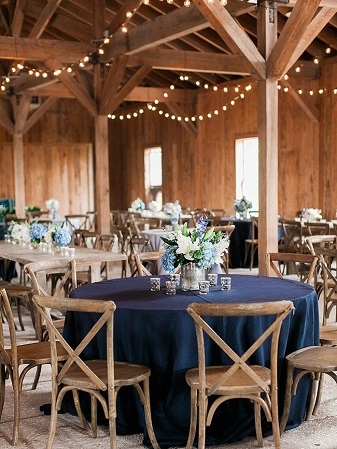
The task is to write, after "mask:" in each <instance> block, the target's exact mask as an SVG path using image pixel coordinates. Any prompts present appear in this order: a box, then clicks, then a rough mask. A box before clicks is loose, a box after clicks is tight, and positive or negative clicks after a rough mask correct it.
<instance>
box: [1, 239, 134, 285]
mask: <svg viewBox="0 0 337 449" xmlns="http://www.w3.org/2000/svg"><path fill="white" fill-rule="evenodd" d="M0 258H3V259H6V260H9V261H14V262H17V263H19V264H20V265H26V264H27V263H31V262H43V261H49V260H50V259H51V258H53V260H70V259H75V260H77V261H81V262H86V261H95V260H100V261H102V262H120V261H123V260H127V256H126V255H125V254H120V253H114V252H109V251H102V250H99V249H91V248H84V247H75V255H74V256H71V258H70V257H69V256H62V255H61V254H60V253H59V252H55V253H52V254H51V253H48V252H43V251H40V250H39V249H37V248H36V249H31V248H30V247H29V246H22V245H19V244H13V243H9V242H5V241H3V240H1V241H0ZM91 279H92V282H97V281H100V280H101V273H100V269H99V267H98V266H97V267H92V270H91ZM38 283H39V285H41V287H42V288H44V289H45V288H46V273H45V272H39V273H38Z"/></svg>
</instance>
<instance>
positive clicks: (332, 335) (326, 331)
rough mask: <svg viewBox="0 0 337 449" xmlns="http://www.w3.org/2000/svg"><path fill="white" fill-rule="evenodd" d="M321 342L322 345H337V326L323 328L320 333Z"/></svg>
mask: <svg viewBox="0 0 337 449" xmlns="http://www.w3.org/2000/svg"><path fill="white" fill-rule="evenodd" d="M319 340H320V342H321V344H322V345H336V344H337V326H336V325H335V326H333V325H329V326H322V327H321V328H320V332H319Z"/></svg>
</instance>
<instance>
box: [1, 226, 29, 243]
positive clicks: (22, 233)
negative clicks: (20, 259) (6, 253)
mask: <svg viewBox="0 0 337 449" xmlns="http://www.w3.org/2000/svg"><path fill="white" fill-rule="evenodd" d="M7 234H8V235H10V237H11V239H12V241H13V242H14V243H20V244H25V245H29V244H30V241H31V237H30V227H29V224H28V223H27V222H25V223H16V222H14V221H13V222H12V223H11V225H10V226H9V227H8V229H7Z"/></svg>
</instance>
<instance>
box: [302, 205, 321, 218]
mask: <svg viewBox="0 0 337 449" xmlns="http://www.w3.org/2000/svg"><path fill="white" fill-rule="evenodd" d="M321 213H322V211H321V209H314V208H312V207H310V208H309V209H302V218H303V220H307V221H316V220H321V218H322V215H321Z"/></svg>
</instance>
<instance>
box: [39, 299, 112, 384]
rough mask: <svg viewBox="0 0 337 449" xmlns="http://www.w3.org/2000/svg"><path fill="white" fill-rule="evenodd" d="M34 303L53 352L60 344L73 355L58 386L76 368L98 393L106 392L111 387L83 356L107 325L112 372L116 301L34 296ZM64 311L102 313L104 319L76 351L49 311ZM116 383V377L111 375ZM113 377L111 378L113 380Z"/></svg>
mask: <svg viewBox="0 0 337 449" xmlns="http://www.w3.org/2000/svg"><path fill="white" fill-rule="evenodd" d="M33 301H34V303H35V305H36V308H37V310H38V312H39V313H40V314H41V316H42V317H43V319H44V320H45V322H46V326H47V329H48V334H49V339H50V342H51V347H52V351H53V350H55V348H56V341H58V342H59V344H60V345H61V346H62V347H63V348H64V349H65V350H66V351H67V353H68V354H69V357H68V359H67V360H66V361H65V363H64V364H63V365H62V368H61V370H59V371H58V373H57V383H58V384H59V385H60V384H61V383H62V380H63V379H64V377H65V376H66V375H67V373H68V372H69V369H70V368H71V366H72V365H74V364H76V365H77V366H78V367H79V368H80V370H81V371H82V372H83V373H84V374H85V376H86V377H87V379H88V380H89V381H90V382H92V383H93V384H94V385H95V387H96V388H97V389H98V390H106V389H107V385H106V384H105V382H103V380H101V379H100V378H99V377H98V376H97V375H96V374H95V373H94V372H93V371H92V370H91V369H90V367H89V366H88V365H87V364H86V363H85V360H83V358H81V354H82V353H83V351H84V350H85V349H86V347H87V346H88V345H89V344H90V342H91V341H92V340H93V339H94V338H95V337H96V336H97V334H98V332H99V331H100V329H102V327H103V326H104V325H106V327H107V339H108V340H107V351H108V352H109V354H108V356H109V359H108V364H109V362H110V364H111V367H110V368H111V369H112V365H113V363H112V357H113V356H112V354H113V337H112V335H113V315H114V311H115V309H116V306H115V304H114V303H113V302H112V301H100V300H90V299H85V300H84V299H82V300H81V299H68V298H67V299H61V300H59V299H56V298H53V297H46V296H38V295H34V296H33ZM55 307H61V308H62V310H65V311H76V312H90V313H99V314H100V317H99V318H98V320H97V321H96V322H95V323H94V324H93V325H92V327H91V329H90V331H89V332H87V333H86V335H85V336H84V337H83V339H82V340H81V341H80V343H79V344H78V345H77V346H76V348H72V347H71V346H70V345H69V344H68V343H67V341H66V340H65V338H64V337H63V335H62V334H61V333H60V332H59V331H58V329H57V328H56V327H55V325H54V323H53V320H52V319H51V317H50V315H49V314H48V312H47V310H48V308H55ZM53 362H54V364H57V355H56V354H55V353H54V356H53V353H52V363H53ZM111 376H112V379H109V382H110V381H113V374H111ZM111 376H110V377H111Z"/></svg>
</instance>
